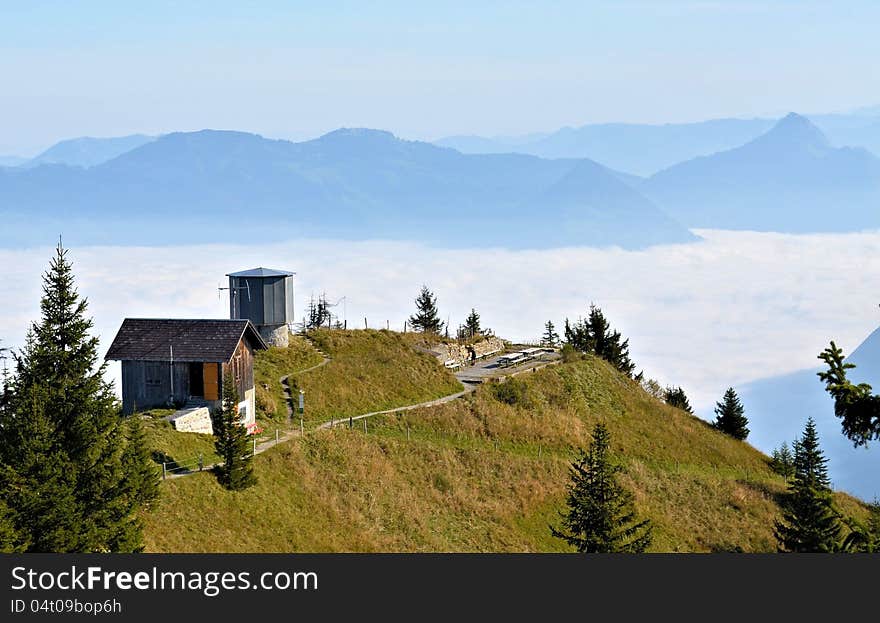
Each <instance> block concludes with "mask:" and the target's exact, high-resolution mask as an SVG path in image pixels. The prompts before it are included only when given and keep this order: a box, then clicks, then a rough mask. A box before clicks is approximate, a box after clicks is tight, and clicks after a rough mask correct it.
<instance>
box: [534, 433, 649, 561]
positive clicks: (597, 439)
mask: <svg viewBox="0 0 880 623" xmlns="http://www.w3.org/2000/svg"><path fill="white" fill-rule="evenodd" d="M622 469H623V468H622V467H621V466H620V465H619V464H618V463H617V462H616V461H615V460H614V459H613V458H612V456H611V434H610V433H609V432H608V429H607V428H606V427H605V425H603V424H601V423H599V424H596V427H595V428H594V429H593V441H592V443H591V444H590V448H589V451H588V452H586V453H582V454H581V457H580V459H578V461H576V462H575V463H573V464H572V466H571V484H570V485H569V489H568V500H567V506H568V511H567V512H566V513H564V514H562V527H561V529H557V528H552V527H551V531H552V533H553V535H554V536H556V537H559V538H561V539H564V540H565V541H566V542H567V543H568V544H569V545H572V546H574V547H575V548H576V549H577V550H578V551H579V552H582V553H611V552H626V553H640V552H644V551H645V549H647V547H648V546H649V545H650V544H651V540H652V530H651V522H650V520H647V519H646V520H643V521H639V520H638V519H637V518H636V515H635V511H634V510H633V496H632V494H631V493H629V492H628V491H627V490H626V489H624V488H623V487H622V486H621V485H620V483H618V481H617V474H618V473H619V472H621V471H622Z"/></svg>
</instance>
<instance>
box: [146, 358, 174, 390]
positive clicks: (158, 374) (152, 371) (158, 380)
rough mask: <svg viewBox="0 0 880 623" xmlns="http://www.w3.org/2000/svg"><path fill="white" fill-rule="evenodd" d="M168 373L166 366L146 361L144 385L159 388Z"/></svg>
mask: <svg viewBox="0 0 880 623" xmlns="http://www.w3.org/2000/svg"><path fill="white" fill-rule="evenodd" d="M168 373H169V372H168V366H165V365H162V364H161V363H155V362H150V361H148V362H146V363H145V364H144V383H145V385H146V386H147V387H161V386H162V379H163V378H164V376H165V375H167V374H168Z"/></svg>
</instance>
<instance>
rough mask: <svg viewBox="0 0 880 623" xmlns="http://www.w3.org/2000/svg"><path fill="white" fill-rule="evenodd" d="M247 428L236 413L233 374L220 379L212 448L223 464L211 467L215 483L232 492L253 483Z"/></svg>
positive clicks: (236, 397) (235, 390)
mask: <svg viewBox="0 0 880 623" xmlns="http://www.w3.org/2000/svg"><path fill="white" fill-rule="evenodd" d="M248 445H249V444H248V433H247V429H246V428H245V427H244V425H243V424H242V423H241V416H240V415H239V413H238V389H237V388H236V385H235V380H234V379H233V378H232V375H231V374H230V375H227V376H226V377H225V378H224V379H223V400H222V405H221V407H220V408H219V409H217V411H216V413H215V414H214V449H215V451H216V452H217V455H218V456H219V457H220V458H221V459H222V460H223V463H221V464H220V465H218V466H216V467H215V468H214V470H215V472H216V474H217V480H218V481H219V482H220V484H221V485H223V486H224V487H226V488H227V489H229V490H232V491H238V490H241V489H247V488H248V487H250V486H251V485H254V484H256V482H257V479H256V475H255V474H254V468H253V464H252V456H251V452H250V449H249V448H248Z"/></svg>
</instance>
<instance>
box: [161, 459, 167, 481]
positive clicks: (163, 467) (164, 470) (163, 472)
mask: <svg viewBox="0 0 880 623" xmlns="http://www.w3.org/2000/svg"><path fill="white" fill-rule="evenodd" d="M165 474H166V469H165V461H162V480H165Z"/></svg>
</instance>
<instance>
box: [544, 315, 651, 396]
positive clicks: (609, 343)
mask: <svg viewBox="0 0 880 623" xmlns="http://www.w3.org/2000/svg"><path fill="white" fill-rule="evenodd" d="M547 328H548V329H552V327H547ZM564 334H565V343H566V344H568V345H569V346H570V347H571V348H573V349H574V350H576V351H579V352H581V353H587V354H590V355H596V356H597V357H601V358H602V359H604V360H605V361H607V362H608V363H610V364H611V365H613V366H614V367H615V368H617V369H618V370H619V371H621V372H623V373H624V374H626V375H627V376H628V377H630V378H636V379H638V380H641V374H639V375H637V376H635V377H633V371H634V370H635V368H636V366H635V364H634V363H633V362H632V361H630V358H629V340H628V339H623V336H622V335H621V334H620V332H619V331H615V330H613V329H612V328H611V325H610V324H609V323H608V320H606V318H605V315H604V314H603V313H602V310H601V309H599V308H598V307H596V306H595V305H590V313H589V314H588V315H587V317H586V318H580V319H578V320H577V321H576V322H574V323H572V322H569V320H568V318H566V319H565V327H564Z"/></svg>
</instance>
